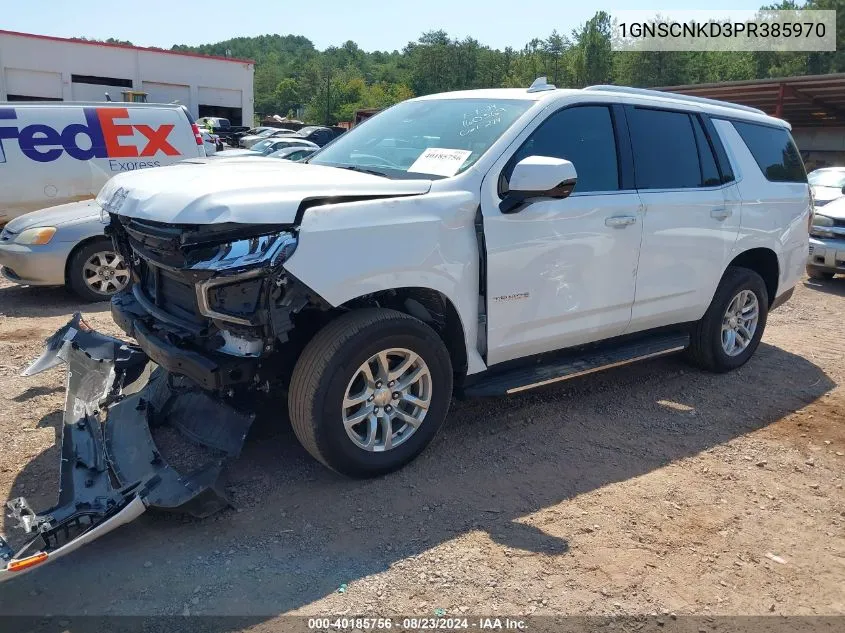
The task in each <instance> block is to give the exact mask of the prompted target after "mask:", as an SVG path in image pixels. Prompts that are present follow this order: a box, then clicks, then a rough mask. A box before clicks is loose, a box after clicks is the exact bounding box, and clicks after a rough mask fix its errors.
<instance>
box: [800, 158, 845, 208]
mask: <svg viewBox="0 0 845 633" xmlns="http://www.w3.org/2000/svg"><path fill="white" fill-rule="evenodd" d="M807 180H808V181H809V183H810V188H811V189H812V190H813V203H814V204H815V206H816V208H819V207H823V206H825V205H826V204H827V203H828V202H831V201H833V200H836V199H837V198H841V197H842V196H843V195H845V167H822V168H821V169H815V170H813V171H811V172H810V173H809V174H807Z"/></svg>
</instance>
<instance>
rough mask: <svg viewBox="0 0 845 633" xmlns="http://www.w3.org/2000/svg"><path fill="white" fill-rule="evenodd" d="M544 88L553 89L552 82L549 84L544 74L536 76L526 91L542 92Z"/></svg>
mask: <svg viewBox="0 0 845 633" xmlns="http://www.w3.org/2000/svg"><path fill="white" fill-rule="evenodd" d="M544 90H555V86H554V84H550V83H549V82H548V79H547V78H546V77H545V76H543V77H537V79H535V80H534V83H533V84H531V86H530V87H529V88H528V92H542V91H544Z"/></svg>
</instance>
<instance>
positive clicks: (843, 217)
mask: <svg viewBox="0 0 845 633" xmlns="http://www.w3.org/2000/svg"><path fill="white" fill-rule="evenodd" d="M837 273H838V274H845V197H839V198H836V199H835V200H832V201H829V203H825V204H824V205H823V206H822V208H821V209H819V205H818V204H817V205H816V211H815V213H814V214H813V225H812V226H811V227H810V255H809V257H808V259H807V274H808V275H809V276H810V277H811V278H813V279H833V276H834V275H836V274H837Z"/></svg>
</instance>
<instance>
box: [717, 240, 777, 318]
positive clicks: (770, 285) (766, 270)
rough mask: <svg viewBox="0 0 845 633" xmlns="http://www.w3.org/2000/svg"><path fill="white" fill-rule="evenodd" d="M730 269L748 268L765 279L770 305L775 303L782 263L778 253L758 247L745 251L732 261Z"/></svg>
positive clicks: (729, 265)
mask: <svg viewBox="0 0 845 633" xmlns="http://www.w3.org/2000/svg"><path fill="white" fill-rule="evenodd" d="M728 267H733V268H747V269H749V270H753V271H754V272H755V273H757V274H758V275H760V277H762V278H763V282H764V283H765V284H766V293H767V294H768V295H769V305H770V306H771V305H772V304H773V303H774V301H775V296H776V294H777V289H778V280H779V279H780V262H779V261H778V256H777V253H775V252H774V251H773V250H772V249H770V248H765V247H758V248H751V249H748V250H747V251H743V252H742V253H740V254H739V255H737V256H736V257H734V258H733V259H732V260H731V263H730V264H728Z"/></svg>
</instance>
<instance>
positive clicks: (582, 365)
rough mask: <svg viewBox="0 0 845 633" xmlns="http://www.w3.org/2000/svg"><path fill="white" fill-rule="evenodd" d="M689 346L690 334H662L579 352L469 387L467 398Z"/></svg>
mask: <svg viewBox="0 0 845 633" xmlns="http://www.w3.org/2000/svg"><path fill="white" fill-rule="evenodd" d="M688 346H689V334H687V333H677V332H672V333H662V334H655V335H651V336H648V337H644V338H638V339H636V340H632V341H628V342H625V343H616V344H614V345H610V344H607V345H602V346H598V347H592V348H589V349H583V348H581V349H579V350H577V351H573V352H570V353H566V354H564V355H559V356H556V357H554V358H552V359H549V360H548V361H545V362H542V363H540V364H536V365H531V366H528V367H519V368H517V369H511V370H509V371H503V372H497V373H495V374H491V375H490V376H488V377H485V378H483V379H482V380H481V381H479V382H476V383H474V384H470V385H467V386H466V387H465V388H464V395H465V396H467V397H484V396H503V395H510V394H515V393H519V392H521V391H527V390H528V389H535V388H537V387H543V386H545V385H550V384H552V383H555V382H560V381H562V380H569V379H570V378H576V377H578V376H584V375H585V374H592V373H595V372H597V371H603V370H605V369H610V368H612V367H619V366H621V365H628V364H630V363H636V362H637V361H641V360H647V359H649V358H656V357H658V356H665V355H666V354H673V353H675V352H680V351H682V350H684V349H686V348H687V347H688Z"/></svg>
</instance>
